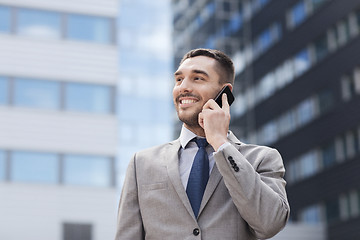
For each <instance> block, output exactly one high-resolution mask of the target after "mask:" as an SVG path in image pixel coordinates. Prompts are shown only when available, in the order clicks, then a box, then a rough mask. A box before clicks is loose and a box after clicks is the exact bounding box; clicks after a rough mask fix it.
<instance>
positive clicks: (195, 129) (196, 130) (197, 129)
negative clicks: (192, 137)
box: [184, 123, 206, 137]
mask: <svg viewBox="0 0 360 240" xmlns="http://www.w3.org/2000/svg"><path fill="white" fill-rule="evenodd" d="M184 126H185V127H186V128H187V129H189V130H190V131H192V132H193V133H195V134H196V135H197V136H199V137H206V136H205V131H204V129H203V128H202V127H200V125H198V126H189V125H187V124H186V123H185V124H184Z"/></svg>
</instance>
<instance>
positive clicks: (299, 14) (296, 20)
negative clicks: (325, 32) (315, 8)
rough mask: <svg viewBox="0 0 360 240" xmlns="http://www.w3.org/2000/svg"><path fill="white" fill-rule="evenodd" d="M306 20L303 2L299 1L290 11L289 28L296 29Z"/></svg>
mask: <svg viewBox="0 0 360 240" xmlns="http://www.w3.org/2000/svg"><path fill="white" fill-rule="evenodd" d="M305 18H306V5H305V1H300V2H299V3H297V4H296V5H295V6H294V7H293V8H292V9H291V10H290V21H291V26H293V27H296V26H297V25H299V24H300V23H302V22H303V21H304V20H305Z"/></svg>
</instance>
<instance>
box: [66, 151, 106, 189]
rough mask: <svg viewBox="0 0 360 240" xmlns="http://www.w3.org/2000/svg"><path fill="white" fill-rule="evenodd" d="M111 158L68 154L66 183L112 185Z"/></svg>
mask: <svg viewBox="0 0 360 240" xmlns="http://www.w3.org/2000/svg"><path fill="white" fill-rule="evenodd" d="M111 177H112V174H111V159H110V158H108V157H98V156H81V155H67V156H65V158H64V183H65V184H74V185H90V186H102V187H107V186H110V185H111Z"/></svg>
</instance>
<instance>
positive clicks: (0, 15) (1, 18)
mask: <svg viewBox="0 0 360 240" xmlns="http://www.w3.org/2000/svg"><path fill="white" fill-rule="evenodd" d="M10 20H11V14H10V8H9V7H4V6H0V32H10V29H11V26H10V25H11V24H10Z"/></svg>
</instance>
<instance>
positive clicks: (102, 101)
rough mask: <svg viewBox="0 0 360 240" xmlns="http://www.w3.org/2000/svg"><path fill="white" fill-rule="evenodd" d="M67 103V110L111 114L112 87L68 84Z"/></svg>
mask: <svg viewBox="0 0 360 240" xmlns="http://www.w3.org/2000/svg"><path fill="white" fill-rule="evenodd" d="M65 102H66V106H65V108H66V110H73V111H83V112H94V113H109V112H111V87H109V86H101V85H95V84H82V83H68V84H67V85H66V99H65Z"/></svg>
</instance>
